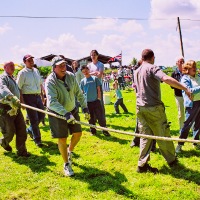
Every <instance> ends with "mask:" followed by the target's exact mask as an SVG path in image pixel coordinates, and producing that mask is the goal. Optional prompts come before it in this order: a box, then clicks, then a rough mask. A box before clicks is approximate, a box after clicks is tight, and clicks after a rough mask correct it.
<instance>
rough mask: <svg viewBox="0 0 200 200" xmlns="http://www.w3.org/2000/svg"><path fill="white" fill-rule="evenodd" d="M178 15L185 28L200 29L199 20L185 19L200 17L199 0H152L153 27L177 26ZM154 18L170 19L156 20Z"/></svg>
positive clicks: (151, 16) (151, 15) (151, 23)
mask: <svg viewBox="0 0 200 200" xmlns="http://www.w3.org/2000/svg"><path fill="white" fill-rule="evenodd" d="M177 17H179V18H180V20H181V19H182V20H181V27H182V28H183V29H188V30H191V29H200V24H199V21H196V22H195V21H188V20H183V19H192V20H195V19H200V1H199V0H177V1H174V0H167V1H160V0H151V14H150V25H151V27H152V28H163V29H168V28H172V27H174V28H175V27H176V26H177ZM153 19H168V20H160V21H154V20H153Z"/></svg>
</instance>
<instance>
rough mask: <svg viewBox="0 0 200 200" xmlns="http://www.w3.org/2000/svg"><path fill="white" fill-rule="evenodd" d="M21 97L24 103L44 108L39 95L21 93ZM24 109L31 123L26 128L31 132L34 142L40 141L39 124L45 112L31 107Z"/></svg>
mask: <svg viewBox="0 0 200 200" xmlns="http://www.w3.org/2000/svg"><path fill="white" fill-rule="evenodd" d="M23 98H24V102H25V104H27V105H29V106H32V107H35V108H39V109H41V110H44V105H43V103H42V99H41V97H40V95H35V94H23ZM26 110H27V114H28V117H29V120H30V124H31V125H30V127H29V128H28V131H29V132H31V133H32V135H33V139H34V141H35V143H38V142H41V134H40V129H39V124H40V122H41V121H43V120H44V117H45V114H44V113H41V112H38V111H35V110H32V109H26Z"/></svg>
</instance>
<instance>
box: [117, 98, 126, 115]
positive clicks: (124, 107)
mask: <svg viewBox="0 0 200 200" xmlns="http://www.w3.org/2000/svg"><path fill="white" fill-rule="evenodd" d="M119 106H121V107H122V109H123V110H124V112H128V110H127V108H126V106H125V105H124V102H123V98H121V99H117V101H116V102H115V104H114V107H115V111H116V113H119Z"/></svg>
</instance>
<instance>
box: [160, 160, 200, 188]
mask: <svg viewBox="0 0 200 200" xmlns="http://www.w3.org/2000/svg"><path fill="white" fill-rule="evenodd" d="M159 172H160V173H162V174H171V175H172V176H173V177H175V178H178V179H185V180H187V181H189V182H194V183H196V184H198V185H199V184H200V178H199V177H200V172H199V171H197V170H191V169H188V168H186V167H185V166H184V165H183V164H181V163H178V164H177V166H174V167H172V168H169V167H167V166H163V167H162V168H161V170H159Z"/></svg>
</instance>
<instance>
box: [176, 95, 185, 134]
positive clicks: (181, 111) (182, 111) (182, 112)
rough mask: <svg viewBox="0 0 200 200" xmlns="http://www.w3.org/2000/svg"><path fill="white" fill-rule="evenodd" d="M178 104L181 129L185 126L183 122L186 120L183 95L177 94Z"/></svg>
mask: <svg viewBox="0 0 200 200" xmlns="http://www.w3.org/2000/svg"><path fill="white" fill-rule="evenodd" d="M175 100H176V106H177V108H178V121H179V128H180V130H181V129H182V128H183V123H184V121H185V108H184V100H183V97H179V96H175Z"/></svg>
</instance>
